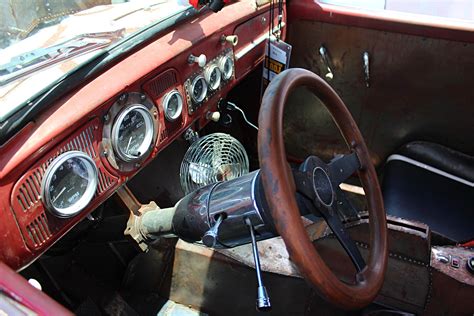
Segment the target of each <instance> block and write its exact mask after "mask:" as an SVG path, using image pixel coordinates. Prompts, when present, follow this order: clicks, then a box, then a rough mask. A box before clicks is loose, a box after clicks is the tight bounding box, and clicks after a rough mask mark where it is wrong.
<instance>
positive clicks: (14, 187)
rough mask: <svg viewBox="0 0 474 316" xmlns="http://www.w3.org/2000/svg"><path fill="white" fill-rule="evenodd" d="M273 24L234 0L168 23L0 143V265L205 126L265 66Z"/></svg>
mask: <svg viewBox="0 0 474 316" xmlns="http://www.w3.org/2000/svg"><path fill="white" fill-rule="evenodd" d="M269 19H270V14H269V5H268V4H267V5H264V6H261V7H256V5H255V2H253V1H240V2H236V3H232V4H231V5H228V6H227V7H225V8H224V9H223V10H222V11H221V12H219V13H217V14H215V13H212V12H204V13H202V14H201V15H200V16H199V17H198V18H196V19H195V20H192V21H190V22H186V23H183V24H181V25H177V26H174V27H172V28H171V29H169V31H167V33H166V34H162V35H161V36H159V37H157V38H155V39H153V41H152V42H150V43H148V44H146V45H144V46H143V47H141V48H140V49H139V50H137V51H135V52H134V53H132V54H131V55H129V56H128V57H126V58H125V59H123V60H121V61H118V62H117V63H116V64H115V65H113V66H112V67H110V68H109V69H107V70H106V71H105V72H104V73H102V74H101V75H99V76H98V77H96V78H95V79H93V80H92V81H91V82H85V83H84V85H83V86H82V87H81V88H80V89H78V90H76V91H73V92H71V93H70V94H68V95H67V96H66V97H64V98H63V99H62V100H61V101H60V102H58V103H57V104H52V105H51V107H50V108H49V109H48V110H46V111H45V112H44V113H42V114H41V115H40V116H39V117H38V118H37V120H35V121H34V122H30V123H29V124H28V125H27V126H26V127H25V128H23V129H22V130H21V131H20V132H19V133H18V134H16V135H15V136H14V137H13V138H12V139H11V140H10V141H9V142H7V143H6V144H5V145H4V146H3V147H1V148H0V152H1V155H0V197H1V198H0V225H1V230H0V244H1V247H0V260H1V261H4V262H6V263H7V264H8V265H9V266H10V267H12V268H14V269H21V268H23V267H25V266H26V265H28V264H29V263H30V262H32V261H33V260H34V259H35V258H37V257H38V256H39V255H41V254H42V253H43V252H44V251H46V250H47V249H48V248H49V247H50V246H51V245H52V244H53V243H54V242H56V241H57V240H58V239H59V238H60V237H61V236H63V235H64V234H65V233H66V232H67V231H68V230H70V229H71V228H72V227H73V226H74V225H75V224H77V223H78V222H79V221H81V220H82V219H84V218H85V217H86V216H87V214H89V213H90V212H91V211H92V210H94V209H95V208H96V207H97V206H99V205H100V204H101V203H103V202H104V201H105V200H107V199H108V198H109V197H110V196H111V195H112V194H113V193H114V192H115V191H116V190H117V189H118V188H119V187H120V186H121V185H123V184H124V183H126V182H127V181H128V180H129V179H130V178H131V177H133V175H135V174H136V173H137V172H139V171H140V170H141V169H142V168H143V167H144V166H145V165H147V164H148V163H149V162H150V161H152V160H153V159H154V158H155V157H156V156H157V155H158V154H159V152H160V151H161V150H163V149H164V148H165V147H166V146H167V145H169V144H170V143H171V142H172V141H173V140H175V139H176V138H178V137H180V136H181V135H182V134H183V133H184V132H185V131H186V130H187V129H188V128H190V127H192V128H193V129H194V130H199V129H201V128H203V127H204V126H205V125H206V124H207V123H208V122H209V117H210V115H209V114H210V113H212V112H213V111H216V110H217V103H218V101H219V100H220V99H221V98H224V97H225V96H226V94H227V93H228V92H229V91H230V90H231V89H232V88H233V87H234V86H235V85H236V84H237V83H238V82H239V81H240V80H242V79H243V78H245V76H246V75H247V74H248V73H249V72H250V71H251V70H253V69H254V68H255V67H256V66H257V65H258V64H259V63H261V62H262V60H263V57H264V47H265V39H266V38H268V31H269ZM274 25H277V23H276V22H275V24H274ZM282 25H283V27H282V30H281V32H282V35H283V36H284V33H285V32H284V31H285V28H284V24H282ZM156 177H157V181H159V175H156Z"/></svg>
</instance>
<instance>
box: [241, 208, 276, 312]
mask: <svg viewBox="0 0 474 316" xmlns="http://www.w3.org/2000/svg"><path fill="white" fill-rule="evenodd" d="M245 224H246V225H247V226H248V227H249V230H250V237H251V238H252V250H253V259H254V262H255V271H256V272H257V282H258V290H257V310H258V311H261V312H264V311H269V310H270V309H271V308H272V305H271V303H270V297H269V296H268V293H267V289H266V288H265V285H263V282H262V272H261V271H260V258H259V255H258V248H257V241H256V240H255V231H254V229H253V225H252V222H250V219H249V218H248V217H247V218H246V219H245Z"/></svg>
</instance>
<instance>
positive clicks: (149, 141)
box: [111, 104, 155, 162]
mask: <svg viewBox="0 0 474 316" xmlns="http://www.w3.org/2000/svg"><path fill="white" fill-rule="evenodd" d="M133 111H138V112H139V113H140V114H141V115H142V116H143V118H144V120H145V138H144V139H143V142H142V144H141V145H140V147H139V153H140V154H139V155H138V156H132V155H130V154H128V153H124V152H123V151H122V150H121V149H120V147H119V146H118V137H119V131H120V126H121V125H122V123H123V120H124V118H125V116H126V115H127V114H129V113H131V112H133ZM154 135H155V125H154V124H153V116H152V115H151V113H150V111H149V110H148V108H147V107H146V106H144V105H142V104H132V105H130V106H128V107H126V108H125V109H124V110H122V111H121V112H120V113H119V115H118V116H117V118H116V119H115V122H114V124H113V126H112V135H111V136H112V137H111V142H112V147H113V149H114V152H115V153H116V154H117V156H118V158H120V159H121V160H122V161H126V162H132V161H139V160H141V159H142V158H143V157H144V156H145V155H148V153H149V152H150V150H151V148H152V145H153V136H154Z"/></svg>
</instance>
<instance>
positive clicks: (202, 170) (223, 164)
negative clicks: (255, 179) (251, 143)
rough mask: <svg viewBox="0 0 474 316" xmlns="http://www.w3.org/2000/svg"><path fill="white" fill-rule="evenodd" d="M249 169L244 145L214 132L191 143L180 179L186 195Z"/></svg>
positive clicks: (225, 135) (229, 178)
mask: <svg viewBox="0 0 474 316" xmlns="http://www.w3.org/2000/svg"><path fill="white" fill-rule="evenodd" d="M248 172H249V160H248V156H247V153H246V151H245V148H244V146H242V144H241V143H240V142H239V141H238V140H237V139H235V138H234V137H232V136H230V135H228V134H224V133H213V134H209V135H207V136H204V137H202V138H200V139H198V140H197V141H196V142H194V143H193V144H191V146H190V147H189V149H188V151H187V152H186V154H185V155H184V159H183V162H182V163H181V170H180V180H181V187H182V189H183V191H184V193H185V194H188V193H191V192H193V191H194V190H196V189H198V188H200V187H203V186H205V185H209V184H212V183H215V182H219V181H227V180H231V179H234V178H237V177H240V176H242V175H244V174H246V173H248Z"/></svg>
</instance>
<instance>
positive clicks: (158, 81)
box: [146, 69, 178, 99]
mask: <svg viewBox="0 0 474 316" xmlns="http://www.w3.org/2000/svg"><path fill="white" fill-rule="evenodd" d="M177 83H178V78H177V76H176V72H175V71H174V70H171V69H170V70H167V71H165V72H164V73H162V74H159V75H158V76H156V77H155V78H153V79H152V80H150V81H149V82H148V83H147V84H146V89H147V90H148V91H149V93H150V94H151V95H152V97H153V98H155V99H156V98H158V97H159V96H161V95H162V94H163V93H164V92H165V91H166V90H168V89H170V88H172V87H174V86H175V85H176V84H177Z"/></svg>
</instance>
